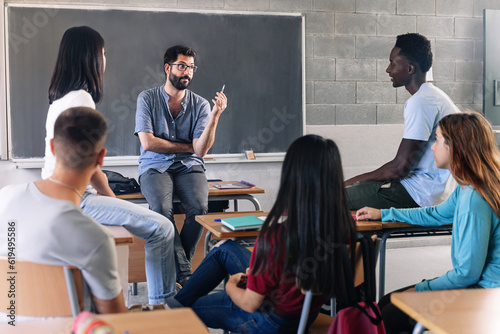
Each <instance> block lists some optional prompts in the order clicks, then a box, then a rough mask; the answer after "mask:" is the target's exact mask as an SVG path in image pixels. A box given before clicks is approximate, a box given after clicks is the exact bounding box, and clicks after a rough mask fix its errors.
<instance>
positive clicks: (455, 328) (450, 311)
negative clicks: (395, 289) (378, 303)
mask: <svg viewBox="0 0 500 334" xmlns="http://www.w3.org/2000/svg"><path fill="white" fill-rule="evenodd" d="M391 301H392V302H393V303H394V305H396V306H397V307H399V308H400V309H401V310H402V311H404V312H405V313H406V314H408V315H409V316H410V317H412V318H413V319H415V320H416V321H418V322H419V323H420V325H418V324H417V325H418V327H416V330H417V333H421V332H419V331H418V330H423V328H422V327H425V328H427V329H429V330H430V331H432V332H433V333H434V334H444V333H450V334H461V333H500V318H499V317H498V310H499V309H500V288H496V289H470V290H442V291H426V292H403V293H393V294H392V295H391ZM414 333H415V331H414Z"/></svg>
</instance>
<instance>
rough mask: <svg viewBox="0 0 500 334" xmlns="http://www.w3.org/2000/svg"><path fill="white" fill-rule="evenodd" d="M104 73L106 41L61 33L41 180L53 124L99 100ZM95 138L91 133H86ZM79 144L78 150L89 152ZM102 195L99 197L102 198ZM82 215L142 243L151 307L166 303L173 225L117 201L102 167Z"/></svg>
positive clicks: (49, 157) (86, 33) (47, 173)
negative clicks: (120, 228) (71, 110)
mask: <svg viewBox="0 0 500 334" xmlns="http://www.w3.org/2000/svg"><path fill="white" fill-rule="evenodd" d="M105 68H106V56H105V51H104V40H103V38H102V37H101V35H100V34H99V33H98V32H97V31H95V30H94V29H92V28H90V27H86V26H82V27H73V28H70V29H68V30H66V32H65V33H64V35H63V37H62V40H61V45H60V47H59V53H58V56H57V61H56V65H55V68H54V73H53V75H52V79H51V81H50V88H49V102H50V107H49V112H48V115H47V121H46V133H47V134H46V137H45V165H44V167H43V169H42V178H43V179H47V180H49V181H51V182H64V180H56V179H55V178H53V175H52V174H53V172H54V168H55V157H54V155H53V154H52V151H51V149H50V140H51V139H52V138H54V124H55V122H56V119H57V117H58V116H59V115H60V114H61V113H62V112H63V111H64V110H66V109H68V108H73V107H89V108H93V109H95V104H96V103H98V102H99V101H101V99H102V93H103V79H104V71H105ZM88 136H89V138H88V139H89V140H92V139H93V135H92V133H89V134H88ZM84 144H85V143H84V142H82V144H81V145H79V146H78V148H77V149H78V150H82V151H85V150H86V149H88V148H87V147H86V145H84ZM101 195H102V196H101ZM80 207H81V208H82V209H83V212H84V213H85V214H86V215H88V216H90V217H92V218H94V219H95V220H97V221H98V222H99V223H101V224H103V225H121V226H123V227H125V228H126V229H127V230H129V231H130V232H131V233H133V234H134V235H136V236H138V237H140V238H143V239H145V240H146V246H145V250H146V277H147V282H148V290H149V303H150V304H158V303H161V302H164V301H165V299H166V298H167V297H170V296H172V295H173V294H174V293H175V261H174V257H173V237H174V230H173V225H172V224H171V223H170V222H169V221H168V219H166V218H165V217H163V216H161V215H159V214H157V213H155V212H152V211H151V210H148V209H146V208H142V207H140V206H138V205H134V204H132V203H129V202H126V201H123V200H119V199H116V198H115V195H114V194H113V192H112V191H111V189H110V188H109V185H108V182H107V178H106V175H105V174H104V173H103V172H102V170H101V169H100V168H98V169H97V170H96V172H95V173H94V174H93V175H92V178H91V180H90V186H89V187H87V190H86V191H85V193H84V194H83V196H82V199H81V203H80Z"/></svg>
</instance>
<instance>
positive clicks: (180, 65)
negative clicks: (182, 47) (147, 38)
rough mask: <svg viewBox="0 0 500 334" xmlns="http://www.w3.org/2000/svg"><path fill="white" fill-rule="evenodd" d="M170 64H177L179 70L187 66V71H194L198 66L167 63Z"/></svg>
mask: <svg viewBox="0 0 500 334" xmlns="http://www.w3.org/2000/svg"><path fill="white" fill-rule="evenodd" d="M169 65H170V66H177V69H178V70H179V71H181V72H184V71H185V70H187V69H188V68H189V71H191V72H193V73H194V72H196V70H197V69H198V66H194V65H192V66H189V65H186V64H169Z"/></svg>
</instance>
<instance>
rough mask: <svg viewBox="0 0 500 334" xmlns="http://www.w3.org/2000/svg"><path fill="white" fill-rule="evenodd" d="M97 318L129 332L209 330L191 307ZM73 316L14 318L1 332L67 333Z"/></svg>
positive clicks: (184, 333) (187, 333)
mask: <svg viewBox="0 0 500 334" xmlns="http://www.w3.org/2000/svg"><path fill="white" fill-rule="evenodd" d="M98 317H99V319H102V320H103V321H105V322H107V323H108V324H110V325H111V326H112V327H113V328H114V329H115V330H116V332H117V333H119V334H122V333H123V332H124V331H125V330H128V331H129V333H130V334H160V333H161V334H163V333H176V334H191V333H207V334H208V333H209V331H208V329H207V327H206V326H205V325H204V324H203V323H202V322H201V320H200V319H199V318H198V317H197V316H196V314H195V313H194V312H193V310H191V309H190V308H179V309H173V310H165V311H163V310H162V311H153V312H131V313H121V314H107V315H99V316H98ZM72 323H73V318H72V317H65V318H56V319H49V320H39V321H29V322H16V326H15V327H13V326H10V325H7V324H0V333H3V334H18V333H58V334H59V333H60V334H70V333H71V324H72Z"/></svg>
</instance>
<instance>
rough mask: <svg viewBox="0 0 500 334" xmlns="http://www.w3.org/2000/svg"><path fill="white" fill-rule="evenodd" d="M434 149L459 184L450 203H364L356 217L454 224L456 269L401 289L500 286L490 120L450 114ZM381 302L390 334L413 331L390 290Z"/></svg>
mask: <svg viewBox="0 0 500 334" xmlns="http://www.w3.org/2000/svg"><path fill="white" fill-rule="evenodd" d="M432 150H433V152H434V158H435V160H436V166H437V167H438V168H446V169H448V170H449V171H450V172H451V174H452V175H453V177H454V178H455V179H456V181H457V182H458V184H459V186H458V187H457V188H456V189H455V191H454V192H453V194H452V195H451V196H450V197H449V198H448V199H447V200H446V201H445V202H443V203H442V204H440V205H437V206H431V207H424V208H416V209H395V208H390V209H387V210H377V209H372V208H362V209H360V210H359V211H358V212H357V213H356V215H357V218H358V219H359V220H364V219H374V220H379V219H382V221H400V222H406V223H410V224H415V225H424V226H436V225H446V224H453V230H452V241H451V259H452V264H453V268H452V269H451V270H449V271H448V272H446V273H445V274H444V275H442V276H440V277H437V278H434V279H428V280H424V281H422V282H420V283H418V284H416V285H414V286H411V287H406V288H403V289H400V290H398V291H429V290H444V289H471V288H494V287H500V221H499V217H500V181H499V178H500V152H499V150H498V147H497V144H496V142H495V136H494V135H493V130H492V128H491V125H490V124H489V123H488V121H487V120H486V119H485V118H484V117H483V116H482V115H481V114H479V113H476V112H469V111H468V112H463V113H457V114H452V115H448V116H446V117H444V118H442V119H441V121H440V122H439V127H438V129H437V131H436V142H435V143H434V145H433V146H432ZM379 306H380V309H381V310H382V317H383V318H384V324H385V327H386V330H387V333H400V332H401V331H402V330H407V331H410V330H411V327H412V323H411V322H410V320H409V318H408V316H406V315H405V314H404V313H403V312H401V311H400V310H399V309H397V308H396V307H395V306H394V305H393V304H391V303H390V294H388V295H386V296H384V297H383V298H382V299H381V300H380V302H379Z"/></svg>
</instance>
